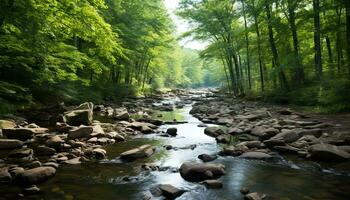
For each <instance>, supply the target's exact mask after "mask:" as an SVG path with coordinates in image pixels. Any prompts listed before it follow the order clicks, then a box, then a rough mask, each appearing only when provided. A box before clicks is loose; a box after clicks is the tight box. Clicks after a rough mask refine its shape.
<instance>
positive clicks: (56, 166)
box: [42, 162, 59, 169]
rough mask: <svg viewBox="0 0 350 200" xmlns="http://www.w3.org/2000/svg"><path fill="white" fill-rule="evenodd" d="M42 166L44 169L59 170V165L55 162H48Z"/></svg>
mask: <svg viewBox="0 0 350 200" xmlns="http://www.w3.org/2000/svg"><path fill="white" fill-rule="evenodd" d="M42 166H44V167H53V168H55V169H57V168H58V166H59V164H58V163H55V162H46V163H43V164H42Z"/></svg>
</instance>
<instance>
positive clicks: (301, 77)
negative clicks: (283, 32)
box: [288, 0, 304, 84]
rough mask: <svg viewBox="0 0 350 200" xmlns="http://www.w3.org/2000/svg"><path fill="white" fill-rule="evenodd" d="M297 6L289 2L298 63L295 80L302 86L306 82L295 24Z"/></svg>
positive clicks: (291, 27)
mask: <svg viewBox="0 0 350 200" xmlns="http://www.w3.org/2000/svg"><path fill="white" fill-rule="evenodd" d="M296 6H297V1H295V0H288V14H289V25H290V29H291V32H292V37H293V48H294V57H295V61H296V69H295V71H294V73H295V74H294V76H295V77H294V79H295V82H296V83H297V84H302V83H303V82H304V69H303V66H302V63H301V58H300V53H299V41H298V33H297V26H296V24H295V20H296V17H295V8H296Z"/></svg>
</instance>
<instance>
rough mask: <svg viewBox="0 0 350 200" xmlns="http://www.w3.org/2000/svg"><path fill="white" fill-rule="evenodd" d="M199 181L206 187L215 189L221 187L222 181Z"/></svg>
mask: <svg viewBox="0 0 350 200" xmlns="http://www.w3.org/2000/svg"><path fill="white" fill-rule="evenodd" d="M201 183H202V184H204V185H205V186H206V187H207V188H213V189H217V188H222V187H223V184H222V182H221V181H219V180H205V181H202V182H201Z"/></svg>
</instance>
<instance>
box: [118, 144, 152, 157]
mask: <svg viewBox="0 0 350 200" xmlns="http://www.w3.org/2000/svg"><path fill="white" fill-rule="evenodd" d="M154 151H155V148H154V147H152V146H151V145H149V144H145V145H142V146H140V147H138V148H135V149H131V150H129V151H125V152H123V153H121V154H120V159H122V160H126V161H132V160H135V159H138V158H145V157H149V156H151V155H152V154H153V153H154Z"/></svg>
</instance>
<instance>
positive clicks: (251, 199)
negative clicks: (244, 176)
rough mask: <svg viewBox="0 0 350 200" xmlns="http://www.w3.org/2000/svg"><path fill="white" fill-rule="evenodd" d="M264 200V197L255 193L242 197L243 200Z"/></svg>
mask: <svg viewBox="0 0 350 200" xmlns="http://www.w3.org/2000/svg"><path fill="white" fill-rule="evenodd" d="M264 198H265V195H263V194H259V193H257V192H254V193H249V194H247V195H245V196H244V199H245V200H262V199H264Z"/></svg>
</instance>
